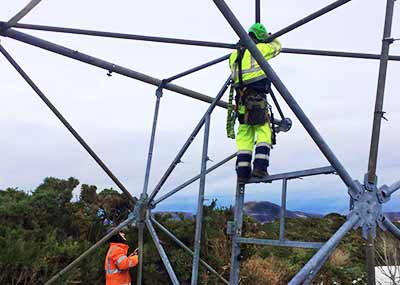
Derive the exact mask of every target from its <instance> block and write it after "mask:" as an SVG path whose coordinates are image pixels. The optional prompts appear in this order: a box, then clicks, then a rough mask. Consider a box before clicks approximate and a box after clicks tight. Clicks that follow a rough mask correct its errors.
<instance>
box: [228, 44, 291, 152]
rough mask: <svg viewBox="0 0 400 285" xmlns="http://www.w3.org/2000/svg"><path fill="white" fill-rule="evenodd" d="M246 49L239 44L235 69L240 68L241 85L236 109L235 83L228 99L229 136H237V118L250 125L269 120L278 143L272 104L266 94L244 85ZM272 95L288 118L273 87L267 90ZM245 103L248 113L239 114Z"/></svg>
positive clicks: (279, 109)
mask: <svg viewBox="0 0 400 285" xmlns="http://www.w3.org/2000/svg"><path fill="white" fill-rule="evenodd" d="M245 51H246V48H245V47H244V46H243V45H242V44H240V42H239V43H238V45H237V57H236V60H235V62H234V66H233V70H236V66H237V68H238V77H239V78H238V80H239V85H238V87H237V93H238V94H237V96H236V98H235V99H236V100H235V101H236V109H235V108H234V107H233V98H234V96H233V94H234V89H235V87H234V86H233V84H232V85H231V88H230V92H229V101H228V115H227V124H226V131H227V136H228V138H231V139H234V138H235V122H236V118H237V117H238V118H239V122H240V123H241V124H243V123H245V124H248V125H263V124H265V123H266V122H268V123H269V124H270V126H271V129H272V144H273V145H275V144H276V133H277V129H276V126H275V124H274V122H275V119H274V114H273V112H272V106H271V105H270V104H268V102H267V100H266V95H265V94H262V93H259V92H257V91H254V90H252V89H251V88H247V87H245V86H243V71H242V60H243V55H244V53H245ZM268 93H269V94H270V95H271V98H272V100H273V101H274V105H275V106H276V108H277V110H278V112H279V115H280V116H281V118H282V121H284V120H286V119H285V116H284V115H283V112H282V109H281V107H280V106H279V103H278V101H277V100H276V97H275V94H274V93H273V92H272V89H271V87H270V88H269V90H268V91H267V94H268ZM240 105H243V106H245V108H246V113H245V115H244V117H243V116H240V114H239V110H238V108H239V106H240Z"/></svg>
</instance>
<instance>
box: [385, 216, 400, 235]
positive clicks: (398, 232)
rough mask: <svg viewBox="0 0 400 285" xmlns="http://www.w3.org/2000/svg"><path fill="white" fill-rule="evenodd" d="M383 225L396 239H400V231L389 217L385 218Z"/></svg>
mask: <svg viewBox="0 0 400 285" xmlns="http://www.w3.org/2000/svg"><path fill="white" fill-rule="evenodd" d="M382 223H383V225H384V226H385V227H386V229H387V230H388V231H389V232H391V233H392V234H393V235H394V236H395V237H396V238H398V239H400V229H399V228H398V227H396V226H395V224H393V223H392V221H391V220H390V219H389V218H388V216H384V218H383V221H382Z"/></svg>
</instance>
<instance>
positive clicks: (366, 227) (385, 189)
mask: <svg viewBox="0 0 400 285" xmlns="http://www.w3.org/2000/svg"><path fill="white" fill-rule="evenodd" d="M350 1H351V0H337V1H335V2H333V3H332V4H330V5H328V6H326V7H324V8H322V9H320V10H318V11H316V12H315V13H312V14H310V15H308V16H307V17H305V18H303V19H301V20H299V21H297V22H295V23H293V24H291V25H289V26H287V27H285V28H283V29H281V30H280V31H278V32H276V33H274V34H272V35H270V36H269V37H268V39H267V40H268V41H271V40H273V39H274V38H276V37H279V36H281V35H284V34H286V33H288V32H290V31H292V30H294V29H296V28H298V27H300V26H302V25H304V24H306V23H309V22H311V21H313V20H314V19H316V18H318V17H320V16H322V15H324V14H326V13H328V12H330V11H332V10H334V9H336V8H339V7H341V6H342V5H344V4H346V3H348V2H350ZM40 2H41V0H32V1H30V2H29V3H28V4H27V6H26V7H24V8H23V9H22V10H21V11H20V12H19V13H17V14H16V15H15V16H14V17H12V18H11V19H10V20H9V21H7V22H0V35H1V36H3V37H9V38H12V39H14V40H17V41H20V42H24V43H26V44H28V45H33V46H36V47H39V48H41V49H45V50H48V51H50V52H53V53H57V54H60V55H63V56H66V57H69V58H72V59H75V60H78V61H81V62H85V63H87V64H90V65H93V66H97V67H99V68H102V69H105V70H107V71H108V72H109V74H111V73H112V72H114V73H117V74H120V75H124V76H127V77H130V78H133V79H137V80H140V81H143V82H145V83H149V84H152V85H155V86H157V89H156V92H155V93H156V104H155V110H154V119H153V126H152V131H151V139H150V145H149V151H148V159H147V166H146V173H145V179H144V186H143V191H142V194H141V196H140V197H139V198H137V197H133V196H132V195H131V194H130V192H129V191H128V189H127V188H126V187H125V186H124V185H123V184H122V183H121V181H120V180H118V178H117V177H116V176H115V175H114V174H113V173H112V171H111V170H110V169H109V168H108V167H107V165H106V164H105V163H104V162H103V161H102V160H101V159H100V158H99V157H98V156H97V154H96V153H95V152H94V151H93V150H92V148H91V147H90V146H89V145H88V144H87V143H86V142H85V140H84V139H83V138H82V137H81V136H80V135H79V134H78V133H77V132H76V131H75V129H74V128H73V127H72V126H71V125H70V124H69V122H68V121H67V120H66V119H65V118H64V117H63V115H62V114H61V113H60V112H59V111H58V110H57V108H56V107H55V106H54V105H53V104H52V103H51V102H50V101H49V100H48V99H47V97H46V96H45V94H44V93H43V92H42V91H41V90H40V89H39V87H38V86H37V85H36V84H35V83H34V82H33V81H32V80H31V79H30V77H29V76H28V75H27V74H26V73H25V71H24V70H23V69H22V68H21V66H20V65H19V64H18V63H17V62H16V61H15V60H14V59H13V57H12V56H11V55H10V54H9V53H8V52H7V51H6V49H5V48H4V47H3V46H1V45H0V52H1V53H2V54H3V55H4V56H5V58H6V59H7V60H8V61H9V62H10V64H11V65H12V66H13V67H14V68H15V69H16V71H17V72H18V73H19V74H20V75H21V76H22V77H23V79H24V80H25V81H26V82H27V83H28V84H29V85H30V86H31V87H32V89H33V90H34V91H35V92H36V93H37V95H38V96H39V97H40V98H41V99H42V100H43V102H44V103H45V104H46V105H47V106H48V107H49V108H50V110H51V111H52V112H53V113H54V114H55V115H56V116H57V118H58V119H59V120H60V121H61V122H62V124H63V125H64V126H65V127H66V128H67V129H68V130H69V132H70V133H71V134H72V135H73V136H74V137H75V138H76V140H77V141H78V142H79V143H80V144H81V146H82V147H83V148H84V149H85V150H86V151H87V152H88V153H89V155H90V156H91V157H92V158H93V159H94V160H95V161H96V162H97V164H98V165H99V166H100V167H101V168H102V169H103V170H104V172H105V173H106V174H107V175H108V176H109V177H110V178H111V180H113V182H114V183H115V184H116V185H117V186H118V188H119V189H120V190H121V191H122V192H124V193H125V194H126V195H127V197H128V198H129V199H131V200H132V201H133V202H134V203H135V206H134V208H133V209H132V212H131V213H130V214H129V216H128V219H126V220H125V221H124V222H122V223H121V224H120V225H118V226H117V227H116V228H115V229H114V230H113V231H112V232H110V233H109V234H107V235H105V236H104V237H103V238H102V239H101V240H99V241H98V242H97V243H96V244H94V245H93V246H92V247H90V248H89V249H88V250H87V251H85V252H84V253H83V254H82V255H80V256H79V257H78V258H77V259H75V260H74V261H73V262H72V263H71V264H69V265H68V266H67V267H65V268H64V269H63V270H61V271H60V272H58V273H57V274H56V275H55V276H53V277H52V278H51V279H50V280H48V281H47V283H46V284H51V283H53V282H55V281H56V280H57V279H59V278H60V277H62V276H64V275H66V274H67V273H68V271H70V270H71V269H72V268H73V267H74V266H76V265H78V264H79V262H80V261H82V260H83V259H84V258H86V257H87V256H88V255H90V254H91V253H92V252H94V251H95V250H96V249H97V248H98V247H100V246H101V245H103V244H104V243H105V242H106V241H107V240H108V239H109V238H110V237H111V236H112V235H114V234H115V233H117V232H118V231H120V230H121V229H123V228H124V227H126V226H128V225H135V226H137V228H138V237H139V238H138V240H139V248H140V249H141V250H140V257H139V260H140V263H139V267H138V279H137V284H142V271H143V233H144V229H145V228H147V230H148V231H149V233H150V235H151V237H152V239H153V241H154V243H155V245H156V248H157V250H158V252H159V254H160V257H161V259H162V261H163V263H164V265H165V268H166V270H167V272H168V275H169V277H170V279H171V283H172V284H180V283H179V280H178V278H177V277H176V274H175V272H174V269H173V267H172V265H171V263H170V261H169V259H168V256H167V254H166V252H165V250H164V248H163V246H162V244H161V243H160V240H159V238H158V235H157V232H156V230H155V228H154V225H155V226H156V227H157V228H158V229H159V230H160V231H162V232H164V233H165V234H166V235H167V236H169V237H170V238H171V239H172V240H173V241H174V242H176V243H177V244H178V245H179V246H181V247H182V248H183V249H184V250H185V251H187V252H188V253H189V254H191V255H193V264H192V281H191V283H192V285H195V284H198V282H199V280H198V271H199V264H202V265H203V266H205V267H206V268H207V269H208V270H209V271H210V272H212V273H213V274H215V275H216V276H217V277H218V278H219V279H220V280H221V282H222V283H225V284H232V285H235V284H238V283H239V269H240V260H241V253H240V245H241V244H245V243H250V244H258V245H275V246H289V247H303V248H316V249H319V250H318V251H317V253H316V254H315V255H314V256H313V257H312V258H311V259H310V260H309V262H308V263H307V264H306V265H305V266H304V267H303V268H302V269H301V270H300V271H299V272H298V273H297V274H296V275H295V276H294V277H293V279H292V280H291V281H290V282H289V284H290V285H297V284H311V282H312V280H313V279H314V278H315V277H316V275H317V273H318V272H319V270H320V269H321V267H322V266H323V264H324V263H325V262H326V261H327V259H328V257H329V256H330V255H331V254H332V253H333V251H334V250H335V248H336V247H337V246H338V244H339V242H340V241H341V240H342V239H343V237H344V236H345V235H346V234H347V233H348V232H349V231H351V230H352V229H357V228H362V235H363V237H364V238H365V239H367V240H368V244H367V247H366V256H367V262H366V264H367V270H368V284H375V277H374V248H373V243H374V240H375V237H376V228H377V227H380V228H381V229H382V230H385V231H389V232H390V233H392V234H393V235H394V236H395V237H397V238H398V239H400V229H399V228H397V227H396V226H395V225H394V224H393V223H392V222H391V221H390V219H389V218H388V217H386V216H385V215H384V214H383V211H382V206H383V204H384V203H386V202H388V201H389V200H390V197H391V195H392V194H393V193H395V192H396V191H397V190H398V189H400V181H398V182H396V183H394V184H392V185H390V186H387V185H382V186H378V182H377V176H376V164H377V154H378V146H379V135H380V126H381V120H382V118H383V115H384V112H383V98H384V91H385V82H386V72H387V64H388V61H389V60H392V61H400V56H390V55H389V47H390V44H392V43H393V42H394V41H395V40H396V39H394V38H393V37H391V27H392V20H393V9H394V3H395V0H387V4H386V15H385V23H384V33H383V39H382V50H381V54H368V53H354V52H337V51H325V50H309V49H308V50H306V49H293V48H283V49H282V52H283V53H294V54H305V55H318V56H334V57H348V58H361V59H374V60H380V67H379V77H378V87H377V95H376V102H375V110H374V120H373V130H372V135H371V147H370V156H369V163H368V172H367V174H366V175H365V177H364V178H363V180H362V181H363V182H362V183H361V182H359V181H357V180H354V179H353V178H352V177H351V176H350V174H349V173H348V172H347V171H346V169H345V168H344V166H343V165H342V164H341V163H340V161H339V160H338V159H337V157H336V156H335V154H334V153H333V152H332V150H331V149H330V148H329V146H328V144H327V143H326V142H325V141H324V139H323V138H322V137H321V135H320V134H319V132H318V130H317V129H316V128H315V127H314V125H313V124H312V122H311V121H310V120H309V119H308V117H307V116H306V114H305V113H304V112H303V110H302V109H301V107H300V105H299V104H298V103H297V102H296V100H295V98H294V97H293V96H292V94H291V93H290V91H289V90H288V89H287V88H286V87H285V85H284V84H283V82H282V81H281V80H280V78H279V77H278V75H277V74H276V73H275V72H274V70H273V69H272V68H271V66H270V65H269V64H268V62H267V61H265V59H264V58H263V56H262V55H261V53H260V52H259V51H258V49H257V47H256V46H255V44H254V43H253V41H252V40H251V39H250V38H249V36H248V34H247V33H246V31H245V30H244V29H243V27H242V26H241V24H240V22H239V21H238V20H237V18H236V17H235V15H234V14H233V13H232V11H231V10H230V9H229V7H228V6H227V4H226V3H225V2H224V0H213V2H214V3H215V5H216V7H217V8H218V9H219V10H220V12H221V13H222V15H223V16H224V17H225V18H226V20H227V21H228V23H229V24H230V25H231V26H232V28H233V29H234V31H235V32H236V33H237V35H238V36H239V38H240V40H241V42H242V43H243V44H244V45H245V46H246V48H247V49H248V50H249V51H250V52H251V54H252V56H253V57H254V59H255V60H256V61H257V62H258V63H259V65H260V67H261V68H262V70H263V71H264V72H265V73H266V74H267V76H268V78H269V79H270V80H271V81H272V84H273V85H274V87H275V88H276V90H278V92H279V93H280V95H281V96H282V98H283V99H284V100H285V102H286V103H287V105H288V106H289V108H290V109H291V110H292V111H293V113H294V114H295V115H296V117H297V118H298V120H299V121H300V123H301V124H302V125H303V127H304V128H305V129H306V131H307V132H308V134H309V135H310V136H311V138H312V139H313V140H314V142H315V144H316V145H317V146H318V148H319V149H320V151H321V152H322V153H323V154H324V156H325V157H326V159H327V160H328V162H329V163H330V166H326V167H321V168H315V169H307V170H302V171H295V172H289V173H281V174H275V175H271V176H269V177H267V178H265V179H253V178H252V179H251V180H250V181H249V183H247V184H252V183H271V182H273V181H277V180H281V181H282V205H281V206H282V207H281V216H280V232H279V240H265V239H253V238H243V237H241V234H242V223H243V204H244V193H245V186H246V185H244V184H237V188H236V200H235V208H234V209H235V210H234V211H235V212H234V221H231V222H229V223H228V227H227V228H228V233H229V234H230V235H231V236H232V254H231V272H230V280H229V281H228V280H226V279H225V278H224V277H223V276H221V275H220V274H219V273H218V272H217V271H216V270H215V269H213V268H212V267H211V266H210V265H208V264H207V263H206V262H205V261H203V260H202V259H200V244H201V230H202V219H203V202H204V191H205V180H206V175H207V174H208V173H210V172H212V171H213V170H215V169H217V168H218V167H220V166H221V165H224V164H225V163H226V162H228V161H230V160H232V159H233V158H234V157H236V154H232V155H230V156H229V157H227V158H225V159H224V160H222V161H220V162H218V163H216V164H215V165H213V166H211V167H209V168H207V162H208V160H209V159H208V155H207V154H208V140H209V134H210V133H209V129H210V120H211V115H212V112H213V110H214V109H215V108H216V107H217V106H218V107H222V108H227V103H226V102H224V101H222V100H221V98H222V96H223V95H224V93H225V91H226V90H227V89H228V87H229V85H230V82H231V78H230V76H229V77H228V78H227V79H226V81H225V82H224V83H223V85H222V88H221V90H220V91H219V92H218V93H217V95H216V97H209V96H207V95H204V94H201V93H199V92H196V91H193V90H190V89H187V88H184V87H181V86H178V85H175V84H172V83H171V82H172V81H173V80H175V79H178V78H181V77H183V76H186V75H188V74H191V73H193V72H196V71H199V70H201V69H204V68H206V67H209V66H211V65H214V64H217V63H219V62H222V61H224V60H226V59H228V58H229V55H226V56H223V57H221V58H218V59H215V60H213V61H210V62H208V63H205V64H202V65H200V66H198V67H195V68H192V69H190V70H187V71H185V72H182V73H180V74H177V75H175V76H172V77H169V78H166V79H162V80H160V79H157V78H154V77H151V76H148V75H146V74H143V73H140V72H137V71H134V70H132V69H129V68H126V67H123V66H120V65H116V64H113V63H111V62H108V61H105V60H102V59H99V58H95V57H92V56H90V55H88V54H84V53H81V52H78V51H74V50H72V49H69V48H67V47H64V46H61V45H57V44H54V43H51V42H48V41H45V40H43V39H40V38H38V37H34V36H31V35H29V34H26V33H22V32H20V31H18V29H30V30H42V31H49V32H60V33H70V34H81V35H88V36H99V37H110V38H120V39H128V40H142V41H152V42H161V43H170V44H182V45H194V46H205V47H216V48H227V49H235V48H236V47H237V45H236V44H229V43H218V42H208V41H197V40H187V39H176V38H165V37H150V36H143V35H132V34H121V33H111V32H103V31H93V30H82V29H71V28H64V27H51V26H42V25H30V24H20V23H18V22H19V21H20V20H21V19H22V18H23V17H24V16H26V15H27V14H28V13H29V12H30V11H31V10H32V9H33V8H34V7H35V6H36V5H38V4H39V3H40ZM260 2H261V1H260V0H255V7H256V11H255V12H256V13H255V15H256V22H260V18H261V3H260ZM163 89H167V90H171V91H174V92H177V93H180V94H182V95H185V96H188V97H191V98H193V99H196V100H201V101H204V102H207V103H210V106H209V108H208V109H207V111H206V112H205V114H204V115H203V117H202V118H201V119H200V121H199V123H198V124H197V125H196V127H195V128H194V130H193V132H192V133H191V134H190V136H189V138H188V139H187V140H186V142H185V143H184V145H183V146H182V148H181V149H180V150H179V152H178V154H177V155H176V157H175V158H174V160H173V161H172V163H171V164H170V166H169V167H168V169H167V170H166V172H165V174H164V175H163V176H162V177H161V179H160V181H159V182H158V184H157V185H156V186H155V188H154V189H153V191H152V192H151V193H150V194H148V184H149V177H150V171H151V162H152V156H153V149H154V141H155V137H156V128H157V120H158V113H159V107H160V103H161V98H162V95H163ZM275 123H279V121H276V122H275ZM203 127H204V138H203V140H204V141H203V151H202V159H201V169H200V174H199V175H197V176H195V177H193V178H191V179H189V180H188V181H186V182H185V183H183V184H182V185H180V186H178V187H176V188H175V189H173V190H171V191H169V192H168V193H166V194H164V195H163V196H161V197H157V194H158V193H159V191H160V190H161V189H162V187H163V185H164V183H165V182H166V181H167V179H168V178H169V176H170V174H171V173H172V172H173V170H174V169H175V167H176V165H177V164H178V163H179V162H180V160H181V158H182V156H183V155H184V154H185V152H186V150H187V149H188V148H189V146H190V145H191V143H192V141H193V140H194V138H195V137H196V136H197V134H198V133H199V132H200V130H201V129H202V128H203ZM332 173H336V174H337V175H339V177H340V178H341V179H342V180H343V182H344V184H345V185H346V187H347V188H348V193H349V196H350V209H349V213H348V215H347V221H346V222H345V223H344V224H343V225H342V226H341V227H340V228H339V229H338V231H337V232H336V233H335V234H334V235H333V236H332V237H331V238H330V239H329V240H328V241H327V242H325V243H318V242H299V241H289V240H286V239H285V213H286V193H287V183H288V181H289V180H292V179H296V178H300V177H307V176H313V175H321V174H332ZM197 180H200V187H199V197H198V207H197V214H196V230H195V243H194V250H192V249H190V248H189V247H187V246H186V245H185V244H184V243H182V242H181V241H180V240H179V239H178V238H177V237H175V236H174V235H173V234H172V233H171V232H170V231H169V230H168V229H166V228H165V227H164V226H163V225H161V224H160V223H159V222H158V221H156V220H155V219H154V217H153V216H152V214H151V211H152V210H153V209H154V208H155V207H156V206H157V205H158V204H159V203H160V202H162V201H164V200H165V199H167V198H169V197H171V196H172V195H174V194H175V193H177V192H179V191H181V190H182V189H184V188H185V187H186V186H188V185H190V184H192V183H193V182H195V181H197Z"/></svg>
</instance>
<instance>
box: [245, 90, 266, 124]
mask: <svg viewBox="0 0 400 285" xmlns="http://www.w3.org/2000/svg"><path fill="white" fill-rule="evenodd" d="M243 95H244V96H243V98H242V99H243V101H242V102H243V105H244V106H245V107H246V112H245V114H244V118H243V122H244V123H245V124H247V125H251V126H254V125H264V124H265V123H266V122H268V121H269V119H268V104H267V98H266V95H265V94H263V93H259V92H256V91H254V90H252V89H247V90H246V91H245V93H244V94H243Z"/></svg>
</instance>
